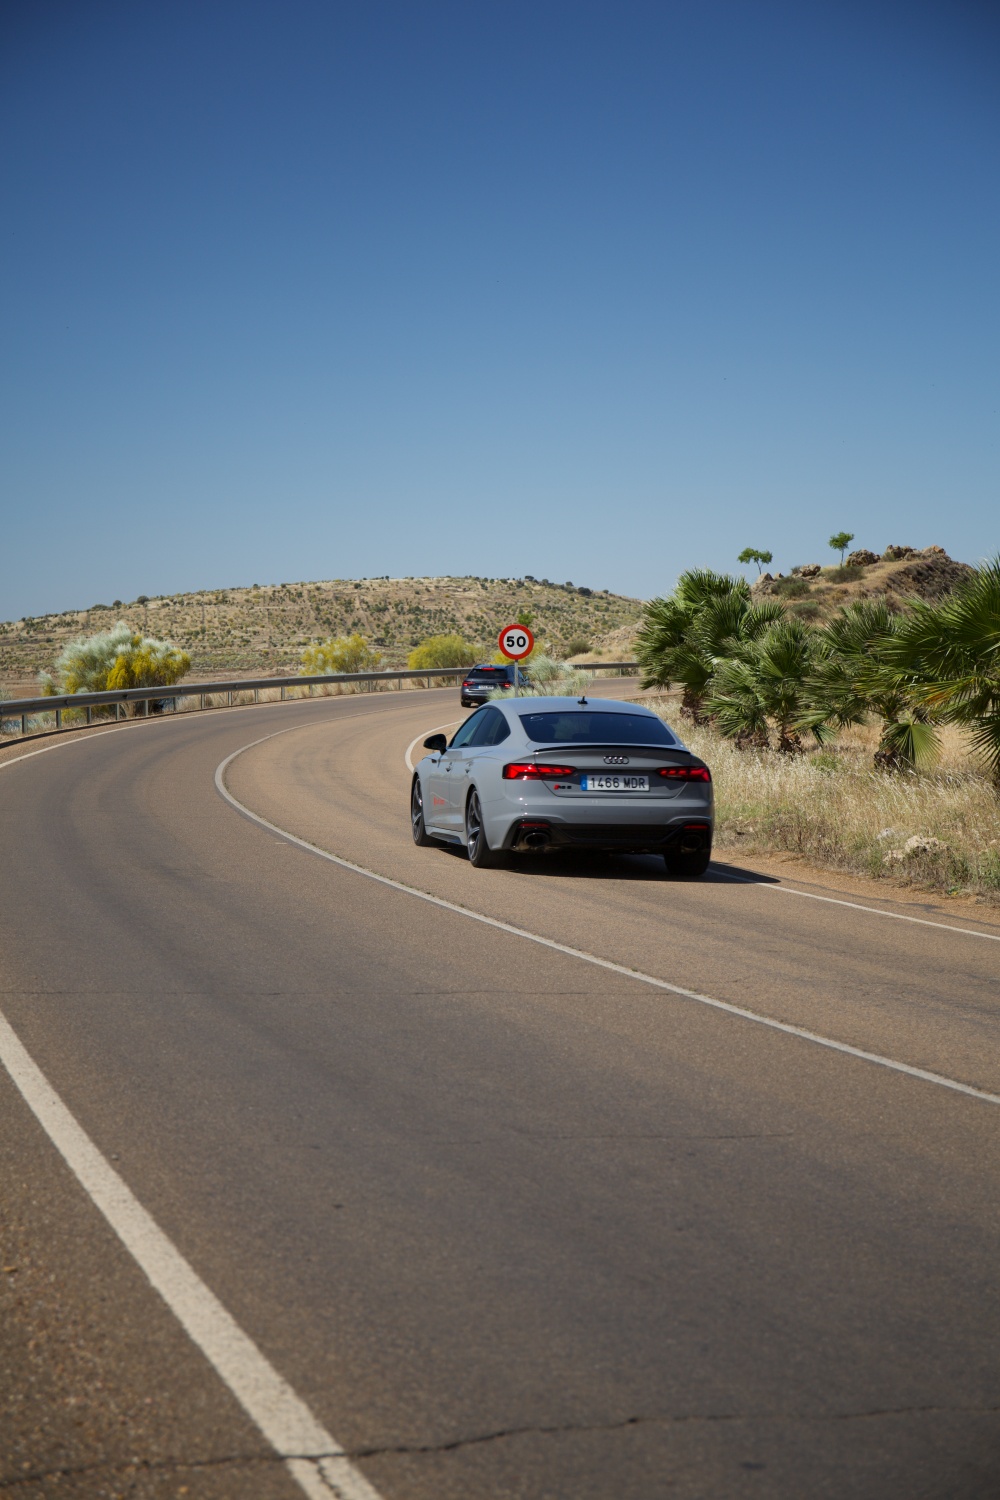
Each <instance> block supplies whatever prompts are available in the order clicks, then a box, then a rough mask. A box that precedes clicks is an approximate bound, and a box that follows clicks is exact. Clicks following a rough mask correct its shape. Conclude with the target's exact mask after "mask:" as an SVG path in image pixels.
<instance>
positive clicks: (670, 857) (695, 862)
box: [663, 845, 712, 880]
mask: <svg viewBox="0 0 1000 1500" xmlns="http://www.w3.org/2000/svg"><path fill="white" fill-rule="evenodd" d="M711 862H712V849H711V845H709V847H708V848H707V849H697V850H695V852H694V853H693V854H682V853H681V852H680V850H679V849H667V850H665V851H664V855H663V863H664V864H665V865H666V867H667V874H668V875H672V876H673V877H674V879H675V880H698V879H700V878H701V876H702V875H704V873H705V871H706V870H707V869H708V867H709V865H710V864H711Z"/></svg>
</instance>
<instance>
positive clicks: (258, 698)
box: [253, 688, 260, 703]
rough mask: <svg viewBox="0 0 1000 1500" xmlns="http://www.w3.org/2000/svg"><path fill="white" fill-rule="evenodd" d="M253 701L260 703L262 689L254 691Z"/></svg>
mask: <svg viewBox="0 0 1000 1500" xmlns="http://www.w3.org/2000/svg"><path fill="white" fill-rule="evenodd" d="M253 701H254V702H255V703H259V702H260V689H259V688H254V690H253Z"/></svg>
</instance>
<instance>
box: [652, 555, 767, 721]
mask: <svg viewBox="0 0 1000 1500" xmlns="http://www.w3.org/2000/svg"><path fill="white" fill-rule="evenodd" d="M783 613H784V611H783V608H782V606H781V605H780V604H779V603H778V602H777V600H768V601H766V602H765V603H763V604H759V605H755V604H754V603H753V602H752V595H751V593H750V589H749V587H748V585H747V582H746V579H744V578H731V577H729V576H728V575H726V574H724V573H713V572H712V571H711V569H709V568H692V569H690V570H689V571H688V572H686V573H682V574H681V576H680V578H679V579H678V582H677V587H676V589H675V590H674V592H673V594H672V595H671V597H670V598H669V599H653V600H652V601H651V602H650V603H649V604H647V605H646V607H645V610H644V612H643V624H642V628H641V629H640V631H639V635H638V639H637V655H638V658H639V662H640V664H641V665H642V668H643V679H642V685H643V687H672V686H673V684H674V683H675V682H676V683H679V684H680V686H681V688H682V689H683V696H682V698H681V713H682V714H684V715H685V716H686V717H688V718H692V719H694V720H695V722H696V723H700V722H702V721H703V719H704V711H703V702H704V698H705V693H706V691H707V689H708V685H709V682H710V681H711V678H712V673H713V672H714V671H715V668H716V665H717V661H718V659H719V658H720V657H721V656H723V655H725V654H726V649H727V644H728V643H729V642H730V641H733V640H741V639H742V640H754V639H756V638H757V636H759V635H760V634H761V632H762V631H763V630H765V629H766V628H767V626H768V625H770V624H772V623H773V622H774V621H775V620H776V619H778V618H780V617H781V616H782V614H783Z"/></svg>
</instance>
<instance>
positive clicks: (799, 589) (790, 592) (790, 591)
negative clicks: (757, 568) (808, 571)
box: [774, 578, 809, 599]
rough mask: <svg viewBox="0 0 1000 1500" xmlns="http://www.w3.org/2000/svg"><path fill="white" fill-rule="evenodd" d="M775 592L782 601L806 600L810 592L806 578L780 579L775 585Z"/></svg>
mask: <svg viewBox="0 0 1000 1500" xmlns="http://www.w3.org/2000/svg"><path fill="white" fill-rule="evenodd" d="M774 592H775V593H776V594H778V595H780V597H781V598H782V599H804V598H805V596H806V595H807V594H808V592H809V584H808V582H807V580H806V579H805V578H779V579H778V580H777V582H776V583H775V585H774Z"/></svg>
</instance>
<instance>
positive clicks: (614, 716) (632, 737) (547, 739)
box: [520, 708, 677, 745]
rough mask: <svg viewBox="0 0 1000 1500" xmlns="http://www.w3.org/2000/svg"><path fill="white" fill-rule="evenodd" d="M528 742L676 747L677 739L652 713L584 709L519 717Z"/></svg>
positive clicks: (540, 743)
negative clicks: (619, 712)
mask: <svg viewBox="0 0 1000 1500" xmlns="http://www.w3.org/2000/svg"><path fill="white" fill-rule="evenodd" d="M520 719H521V723H522V724H523V725H524V727H525V730H526V732H527V735H528V738H529V740H534V742H535V744H536V745H676V744H677V740H676V738H675V736H674V735H672V734H671V732H670V730H669V729H668V728H667V726H666V724H664V722H663V720H662V719H656V718H654V717H653V715H652V714H628V713H621V714H618V713H596V712H590V713H588V711H587V710H586V709H584V708H579V709H578V708H572V709H559V710H558V711H557V712H556V713H547V714H545V713H542V714H521V715H520Z"/></svg>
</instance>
